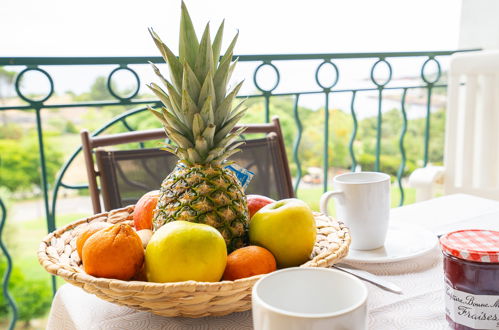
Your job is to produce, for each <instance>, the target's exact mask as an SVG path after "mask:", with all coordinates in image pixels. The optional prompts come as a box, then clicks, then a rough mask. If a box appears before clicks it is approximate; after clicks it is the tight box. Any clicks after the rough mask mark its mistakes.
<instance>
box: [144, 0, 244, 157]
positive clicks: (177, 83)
mask: <svg viewBox="0 0 499 330" xmlns="http://www.w3.org/2000/svg"><path fill="white" fill-rule="evenodd" d="M224 24H225V23H224V21H222V23H221V24H220V27H219V28H218V30H217V33H216V34H215V38H214V40H213V43H212V41H211V36H210V26H209V23H208V24H207V25H206V27H205V29H204V32H203V35H202V37H201V40H198V38H197V36H196V32H195V30H194V25H193V23H192V20H191V18H190V16H189V12H188V11H187V7H186V6H185V4H184V2H182V13H181V18H180V36H179V56H178V58H177V57H176V56H175V55H174V53H173V52H172V51H171V49H170V48H168V46H166V45H165V44H164V43H163V41H161V39H160V37H159V36H158V34H157V33H156V32H154V30H153V29H152V28H150V29H149V33H150V35H151V37H152V39H153V40H154V43H155V44H156V47H157V48H158V49H159V51H160V52H161V55H162V56H163V59H164V60H165V62H166V63H167V64H168V69H169V72H170V76H169V79H167V78H165V77H164V76H163V75H162V74H161V72H160V70H159V68H158V67H157V66H156V65H154V64H153V63H150V64H151V66H152V68H153V70H154V73H155V74H156V75H157V76H158V78H159V79H160V81H161V84H162V85H163V87H160V86H159V85H157V84H155V83H150V84H149V85H147V86H148V87H149V88H150V89H151V91H152V92H153V93H154V94H155V95H156V97H158V98H159V100H160V101H161V102H162V103H163V105H164V107H162V108H161V109H156V110H155V109H152V108H150V107H149V110H150V111H151V112H152V113H153V114H154V116H155V117H157V118H158V119H159V120H160V122H161V123H162V124H163V126H164V129H165V132H166V133H167V134H168V137H169V138H170V140H171V141H172V142H173V143H174V144H168V145H166V146H165V150H167V151H169V152H171V153H174V154H175V155H177V157H179V158H180V160H182V161H186V162H189V163H198V164H206V163H215V164H220V163H222V162H224V161H225V160H226V159H227V157H229V156H231V155H232V154H234V153H236V152H237V151H239V149H237V146H239V145H240V143H236V144H233V143H234V142H235V141H236V140H237V138H238V137H239V135H240V134H242V132H243V131H244V130H243V129H239V130H237V131H236V132H233V133H231V131H232V130H233V128H234V127H235V125H236V124H237V122H238V121H239V120H240V119H241V118H242V117H243V115H244V113H245V112H246V109H247V108H246V107H245V106H244V104H243V103H244V100H243V101H242V102H240V103H239V104H237V105H236V106H235V107H234V106H233V103H234V100H235V98H236V95H237V93H238V92H239V90H240V89H241V86H242V83H243V82H240V83H239V84H237V85H236V86H235V87H234V88H233V89H232V90H231V91H228V90H227V89H228V88H227V84H228V82H229V80H230V78H231V75H232V72H233V71H234V68H235V66H236V64H237V59H236V60H235V61H232V57H233V52H234V47H235V45H236V42H237V38H238V34H236V35H235V37H234V38H233V39H232V41H231V43H230V44H229V46H228V48H227V50H226V51H225V53H224V54H223V55H221V49H222V39H223V30H224Z"/></svg>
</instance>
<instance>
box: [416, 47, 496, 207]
mask: <svg viewBox="0 0 499 330" xmlns="http://www.w3.org/2000/svg"><path fill="white" fill-rule="evenodd" d="M448 78H449V79H448V96H447V116H446V120H447V122H446V129H445V151H444V166H443V167H442V166H427V167H425V168H420V169H417V170H415V171H414V172H413V173H412V175H411V176H410V178H409V185H410V186H412V187H415V188H416V200H417V201H422V200H426V199H429V198H432V197H433V193H434V186H435V184H436V183H439V182H440V183H443V186H444V192H445V194H454V193H467V194H472V195H477V196H481V197H485V198H490V199H497V200H499V143H498V141H499V51H480V52H476V53H475V52H474V53H467V54H456V55H453V56H452V58H451V62H450V69H449V73H448ZM463 82H464V84H463Z"/></svg>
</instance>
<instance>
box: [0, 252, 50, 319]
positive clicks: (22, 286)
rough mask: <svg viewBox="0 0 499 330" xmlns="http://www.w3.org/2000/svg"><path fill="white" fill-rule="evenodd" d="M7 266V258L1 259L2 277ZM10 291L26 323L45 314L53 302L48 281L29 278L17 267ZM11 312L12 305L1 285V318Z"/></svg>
mask: <svg viewBox="0 0 499 330" xmlns="http://www.w3.org/2000/svg"><path fill="white" fill-rule="evenodd" d="M6 267H7V266H6V262H5V260H4V259H0V274H1V275H2V278H3V274H5V272H6V269H7V268H6ZM9 293H10V295H11V296H12V297H13V298H14V301H15V303H16V306H17V309H18V313H19V314H18V317H19V320H21V321H25V322H26V325H28V324H29V321H30V320H32V319H35V318H37V317H41V316H44V315H45V314H46V313H47V312H48V310H49V309H50V305H51V303H52V291H51V289H50V285H49V283H48V281H43V280H33V279H28V278H26V277H25V276H24V275H23V274H22V273H21V272H20V271H19V270H18V269H17V268H15V267H14V269H13V271H12V273H11V278H10V282H9ZM9 312H10V307H9V305H8V303H7V300H6V299H5V298H4V296H3V289H2V287H0V318H4V317H7V315H8V313H9Z"/></svg>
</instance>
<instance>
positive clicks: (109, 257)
mask: <svg viewBox="0 0 499 330" xmlns="http://www.w3.org/2000/svg"><path fill="white" fill-rule="evenodd" d="M82 260H83V267H84V269H85V272H87V274H89V275H92V276H96V277H105V278H115V279H119V280H125V281H127V280H130V279H131V278H132V277H134V276H135V274H136V273H137V272H139V271H140V270H141V268H142V265H143V263H144V248H143V247H142V241H141V240H140V237H139V235H137V233H136V232H135V230H133V228H132V227H130V226H129V225H126V224H116V225H113V226H111V227H109V228H107V229H102V230H100V231H98V232H96V233H95V234H93V235H92V236H90V238H88V239H87V241H86V242H85V244H84V245H83V258H82Z"/></svg>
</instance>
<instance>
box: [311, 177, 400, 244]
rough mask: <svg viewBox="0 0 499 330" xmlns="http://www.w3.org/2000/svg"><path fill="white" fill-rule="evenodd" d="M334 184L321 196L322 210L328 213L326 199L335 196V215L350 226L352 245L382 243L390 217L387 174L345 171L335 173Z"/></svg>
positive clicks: (383, 242)
mask: <svg viewBox="0 0 499 330" xmlns="http://www.w3.org/2000/svg"><path fill="white" fill-rule="evenodd" d="M333 186H334V191H328V192H325V193H324V194H323V195H322V197H321V201H320V207H321V212H322V213H324V214H327V203H328V201H329V199H330V198H331V197H334V198H335V199H336V217H337V218H338V220H340V221H344V222H345V224H346V225H347V227H348V228H349V229H350V234H351V235H352V244H351V247H352V249H356V250H372V249H377V248H380V247H382V246H383V245H384V244H385V239H386V233H387V231H388V222H389V218H390V176H389V175H388V174H385V173H379V172H357V173H345V174H341V175H337V176H336V177H334V179H333Z"/></svg>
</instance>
